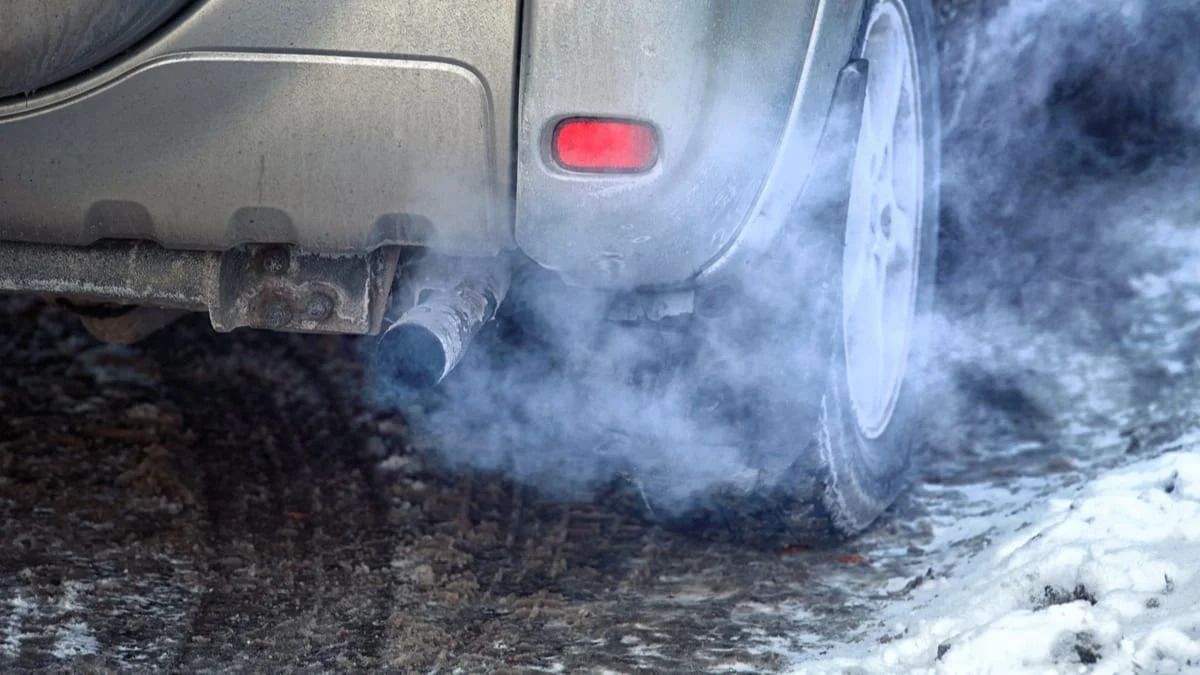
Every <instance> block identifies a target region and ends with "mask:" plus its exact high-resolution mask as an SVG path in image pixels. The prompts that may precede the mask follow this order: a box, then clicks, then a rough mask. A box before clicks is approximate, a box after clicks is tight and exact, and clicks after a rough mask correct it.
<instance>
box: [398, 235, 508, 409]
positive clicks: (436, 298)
mask: <svg viewBox="0 0 1200 675" xmlns="http://www.w3.org/2000/svg"><path fill="white" fill-rule="evenodd" d="M401 274H402V275H403V276H402V277H401V279H399V282H398V286H397V288H396V290H395V291H394V292H393V299H392V302H393V307H395V306H396V305H400V306H402V307H405V308H407V309H404V310H403V311H402V312H401V313H400V316H399V318H397V319H395V320H394V321H391V322H390V323H387V320H386V319H385V325H386V326H387V327H386V329H385V330H384V331H383V334H382V335H380V336H379V345H378V350H377V352H376V357H375V365H376V368H377V369H379V371H380V372H381V373H382V374H384V375H385V376H391V377H394V378H396V379H398V380H400V381H401V382H403V383H405V384H407V385H408V386H410V387H414V388H427V387H432V386H434V385H436V384H438V383H439V382H441V381H442V380H443V379H444V378H445V377H446V375H448V374H449V373H450V371H451V370H454V367H455V366H457V365H458V363H459V362H460V361H461V360H462V358H463V355H464V354H465V353H466V351H467V346H468V345H470V344H471V340H472V339H474V337H475V334H476V333H478V332H479V329H480V328H482V327H483V325H484V324H485V323H487V322H488V321H490V320H491V319H492V318H494V317H495V316H496V310H497V309H499V307H500V303H501V302H503V301H504V297H505V296H506V295H507V294H508V287H509V284H510V283H511V280H512V272H511V270H510V268H509V265H508V259H507V258H504V257H502V256H501V257H496V258H486V259H467V258H445V257H440V256H436V257H434V256H431V257H429V258H426V259H423V260H421V261H420V262H418V263H416V264H415V265H414V266H413V267H412V268H411V269H410V270H402V271H401ZM392 313H393V312H389V314H392Z"/></svg>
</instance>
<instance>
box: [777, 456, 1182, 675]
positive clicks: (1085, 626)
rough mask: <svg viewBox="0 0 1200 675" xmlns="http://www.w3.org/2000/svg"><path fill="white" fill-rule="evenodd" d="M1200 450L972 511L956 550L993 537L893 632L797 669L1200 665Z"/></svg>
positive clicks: (904, 607) (893, 615) (923, 590)
mask: <svg viewBox="0 0 1200 675" xmlns="http://www.w3.org/2000/svg"><path fill="white" fill-rule="evenodd" d="M1197 447H1200V438H1193V439H1191V440H1190V441H1188V443H1187V446H1186V447H1185V448H1184V449H1183V450H1180V451H1176V452H1172V453H1169V454H1166V455H1164V456H1162V457H1158V458H1155V459H1150V460H1144V461H1140V462H1136V463H1134V464H1132V465H1130V466H1127V467H1125V468H1121V469H1117V470H1113V471H1111V472H1109V473H1107V474H1105V475H1104V476H1102V477H1100V478H1099V479H1097V480H1095V481H1094V482H1092V483H1089V484H1086V485H1084V486H1082V487H1073V488H1066V489H1062V490H1059V491H1057V492H1056V493H1054V494H1053V495H1051V496H1050V497H1049V498H1047V499H1043V500H1038V501H1036V502H1033V503H1028V504H1020V505H1016V504H1011V505H1010V508H1003V509H1000V510H999V511H997V512H992V513H991V514H990V515H988V516H987V517H986V518H983V519H976V518H971V517H966V518H961V519H960V520H959V522H958V523H956V524H955V525H954V526H952V527H946V528H945V529H944V530H943V531H942V532H941V534H940V536H939V539H942V540H944V541H945V542H946V543H947V544H948V545H949V546H948V548H947V550H952V549H953V548H954V547H955V545H956V544H959V543H961V542H963V541H966V540H969V539H971V538H972V537H974V536H979V535H986V536H987V537H988V538H989V539H991V540H992V542H993V543H992V545H990V546H988V547H986V548H985V549H984V550H982V551H981V552H979V553H978V554H976V555H974V556H973V557H971V558H969V559H968V560H966V561H964V562H962V563H960V564H959V567H958V569H957V570H956V571H955V572H954V573H952V574H951V575H949V576H947V577H944V578H934V579H930V580H928V581H926V582H925V583H923V584H922V585H921V587H920V588H918V589H916V590H915V591H914V592H913V593H912V594H911V595H910V597H909V598H907V599H906V600H904V601H900V602H896V603H893V604H891V605H890V606H888V607H887V608H886V609H884V610H883V612H882V616H881V619H882V623H883V624H884V626H885V627H886V629H887V630H888V631H890V633H891V635H892V636H894V637H893V638H892V639H890V641H888V642H887V643H886V644H883V645H875V646H870V647H868V646H865V645H862V644H861V643H860V644H859V645H858V646H846V647H844V648H841V649H837V650H835V651H833V652H832V653H830V654H828V655H826V657H825V658H824V659H822V660H821V661H816V662H808V663H804V664H802V665H798V668H799V669H800V670H802V671H804V672H897V671H900V670H903V671H914V672H947V673H964V672H994V673H1005V672H1015V671H1021V672H1028V671H1030V670H1031V669H1033V670H1036V669H1054V668H1062V667H1063V666H1064V665H1067V664H1072V663H1073V664H1077V665H1078V666H1079V667H1084V666H1092V669H1091V672H1096V673H1128V672H1185V671H1186V670H1187V669H1190V668H1200V583H1198V582H1200V579H1198V578H1197V573H1198V572H1200V568H1198V566H1197V564H1196V561H1197V560H1200V454H1195V453H1194V450H1195V449H1197ZM965 492H967V493H968V494H972V495H973V496H974V497H976V498H978V499H979V500H980V501H982V502H988V503H991V504H993V505H995V504H996V500H997V498H998V497H999V495H997V494H994V492H995V491H994V490H987V489H984V488H979V489H978V490H974V491H973V490H972V489H970V488H968V489H967V490H965ZM1020 492H1021V491H1020V490H1018V491H1017V492H1016V494H1017V495H1019V494H1020ZM1014 496H1015V495H1014V494H1012V493H1010V494H1009V495H1008V498H1009V499H1010V500H1011V499H1013V497H1014ZM989 510H990V509H989ZM939 548H940V547H939Z"/></svg>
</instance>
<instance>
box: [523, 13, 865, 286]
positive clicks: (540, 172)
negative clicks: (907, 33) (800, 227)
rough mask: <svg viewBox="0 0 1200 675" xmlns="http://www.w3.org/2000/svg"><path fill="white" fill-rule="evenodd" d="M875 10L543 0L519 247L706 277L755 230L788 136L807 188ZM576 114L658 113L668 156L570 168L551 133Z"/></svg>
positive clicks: (530, 92) (672, 281) (612, 268)
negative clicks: (846, 72)
mask: <svg viewBox="0 0 1200 675" xmlns="http://www.w3.org/2000/svg"><path fill="white" fill-rule="evenodd" d="M861 12H862V2H860V1H850V2H847V1H845V0H836V1H833V0H829V1H822V2H818V1H816V0H812V1H808V2H794V1H788V0H762V1H759V2H751V3H745V2H725V1H723V0H705V1H699V0H591V1H587V2H563V1H559V0H545V1H543V0H528V1H527V3H526V10H525V30H524V33H523V36H522V63H521V73H522V77H521V89H520V101H521V109H520V114H519V117H518V124H519V126H518V129H517V152H518V163H517V166H518V171H517V216H516V240H517V243H518V245H519V246H520V247H521V249H522V250H523V251H524V252H525V253H527V254H528V255H530V256H531V257H532V258H533V259H534V260H537V261H538V262H539V263H541V264H542V265H544V266H546V267H549V268H551V269H554V270H557V271H559V272H560V273H562V274H563V275H564V276H566V277H567V278H569V279H571V280H573V281H575V282H576V283H579V284H585V285H591V286H601V287H615V288H625V287H631V286H633V287H645V286H649V287H655V286H670V285H677V284H679V283H680V282H684V281H688V280H692V279H694V278H695V277H696V276H697V274H699V273H700V272H701V271H703V270H704V269H705V268H706V267H707V266H708V265H709V264H710V263H711V262H712V261H714V260H715V259H717V258H718V257H719V256H720V254H721V252H722V251H724V250H726V249H727V248H729V247H730V246H732V245H733V243H734V242H735V241H736V240H737V239H739V237H740V236H741V234H742V229H743V228H742V225H743V223H745V222H746V221H747V220H749V218H750V215H751V209H752V208H753V207H754V206H755V204H756V201H757V200H758V198H759V195H760V192H761V189H762V187H763V185H764V183H765V181H766V180H767V177H768V175H769V174H770V171H771V170H772V167H773V166H774V165H775V164H776V158H777V156H778V151H779V148H780V145H781V141H782V139H783V138H784V137H785V136H788V135H790V136H792V137H793V138H794V139H795V144H794V148H795V149H796V152H793V155H795V156H794V157H793V158H792V159H791V161H790V162H789V166H788V167H787V171H788V172H789V173H790V174H794V175H792V176H791V178H793V181H794V183H795V185H788V186H784V187H783V188H782V189H783V191H785V192H787V193H788V195H789V196H790V198H791V199H792V200H794V198H795V197H796V195H797V194H798V192H799V187H800V186H801V185H802V184H803V182H804V179H805V178H806V174H807V172H808V170H809V168H810V166H811V162H812V153H813V152H814V151H815V147H816V145H817V141H818V140H819V138H820V132H821V129H822V128H823V126H824V123H825V118H826V116H827V114H828V111H829V105H830V101H831V100H832V95H833V88H834V86H835V84H836V80H837V74H838V71H839V70H840V69H841V67H842V66H844V65H845V64H846V63H847V61H848V60H849V59H850V51H851V46H852V44H853V41H854V36H855V32H856V31H857V28H858V24H859V21H860V18H861ZM793 113H797V114H793ZM576 115H589V116H611V117H615V118H626V119H634V120H644V121H647V122H649V123H652V124H654V125H655V126H656V128H657V129H658V133H659V139H660V148H659V153H660V155H659V162H658V164H657V165H656V166H655V167H654V168H653V169H652V170H651V171H649V172H646V173H643V174H638V175H602V176H596V175H592V174H580V173H574V172H570V171H565V170H563V169H561V168H559V167H557V166H555V165H554V163H553V162H552V161H551V160H550V158H549V153H548V152H547V144H548V142H549V139H548V134H547V131H548V130H549V129H552V128H553V127H554V125H555V124H556V122H557V121H558V120H561V119H563V118H565V117H570V116H576ZM776 182H777V183H778V182H780V181H776ZM785 201H786V200H785ZM782 217H783V216H782V215H781V216H780V218H779V219H777V220H781V219H782ZM771 226H772V227H777V226H778V222H776V223H773V224H771ZM767 227H768V226H767V225H763V226H760V227H758V228H757V229H764V228H767Z"/></svg>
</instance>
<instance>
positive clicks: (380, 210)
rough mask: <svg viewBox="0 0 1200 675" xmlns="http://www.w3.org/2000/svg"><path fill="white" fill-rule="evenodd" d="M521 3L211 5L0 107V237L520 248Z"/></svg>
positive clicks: (218, 1)
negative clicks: (515, 195) (515, 199)
mask: <svg viewBox="0 0 1200 675" xmlns="http://www.w3.org/2000/svg"><path fill="white" fill-rule="evenodd" d="M517 18H518V3H517V2H516V0H492V1H489V2H485V3H478V2H469V1H468V0H453V1H446V0H424V1H413V2H405V3H396V2H392V1H391V0H355V1H354V2H337V3H331V2H326V1H324V0H292V1H290V2H288V3H286V5H284V4H281V3H266V2H259V1H258V0H207V1H206V2H202V3H199V4H197V6H196V7H195V9H193V10H191V11H190V12H189V13H187V14H186V15H185V16H183V17H181V18H180V20H178V21H177V22H176V23H175V24H174V25H173V26H172V27H171V28H169V29H168V30H165V31H163V32H162V33H160V34H159V35H158V36H157V37H156V38H155V39H154V40H153V41H151V42H150V43H148V44H146V45H144V46H143V47H142V48H141V49H140V50H139V51H138V52H136V53H135V54H132V55H130V56H127V57H125V58H122V59H120V60H118V61H117V62H115V63H113V64H110V66H109V67H108V68H106V69H103V70H101V71H98V72H96V73H94V74H92V75H90V76H88V77H85V78H83V79H81V80H78V81H74V82H69V83H67V84H66V85H64V86H61V87H59V88H57V89H53V90H50V91H45V92H42V93H40V94H38V95H36V96H33V97H18V98H10V99H8V100H7V101H6V105H3V106H0V143H2V144H3V146H4V147H5V153H3V155H0V238H3V239H9V240H19V241H36V242H48V243H62V244H72V245H84V244H89V243H91V242H94V241H97V240H100V239H104V238H113V237H136V238H144V239H150V240H154V241H157V242H159V243H161V244H163V245H165V246H168V247H174V248H186V249H226V248H230V247H233V246H236V245H238V244H242V243H246V242H273V243H290V244H296V245H299V246H303V247H306V248H308V249H312V250H327V251H339V252H342V251H367V250H370V249H372V248H376V247H378V246H383V245H388V244H413V245H422V246H432V247H436V248H439V249H440V250H445V251H446V252H449V253H455V254H463V255H493V254H495V253H496V252H498V251H500V250H501V249H503V248H506V247H510V246H511V245H512V236H511V232H512V223H511V205H510V204H511V194H512V169H511V166H510V160H509V158H510V157H511V155H512V145H511V144H512V134H511V133H510V132H509V129H511V126H512V121H511V120H512V117H511V116H512V109H513V93H512V82H513V77H514V69H515V53H516V40H517Z"/></svg>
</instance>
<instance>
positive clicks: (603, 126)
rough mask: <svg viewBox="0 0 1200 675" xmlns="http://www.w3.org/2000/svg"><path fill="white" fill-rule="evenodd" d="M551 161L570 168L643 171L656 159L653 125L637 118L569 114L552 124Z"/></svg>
mask: <svg viewBox="0 0 1200 675" xmlns="http://www.w3.org/2000/svg"><path fill="white" fill-rule="evenodd" d="M551 148H552V149H553V152H554V161H555V162H558V164H559V165H560V166H562V167H563V168H565V169H570V170H572V171H595V172H628V173H634V172H638V171H646V170H647V169H649V168H650V167H652V166H654V163H655V162H657V161H658V141H657V139H655V137H654V129H653V128H652V127H651V126H650V125H648V124H643V123H641V122H629V121H624V120H598V119H589V118H573V119H567V120H563V121H562V122H559V123H558V126H557V127H555V128H554V138H553V142H552V143H551Z"/></svg>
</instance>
